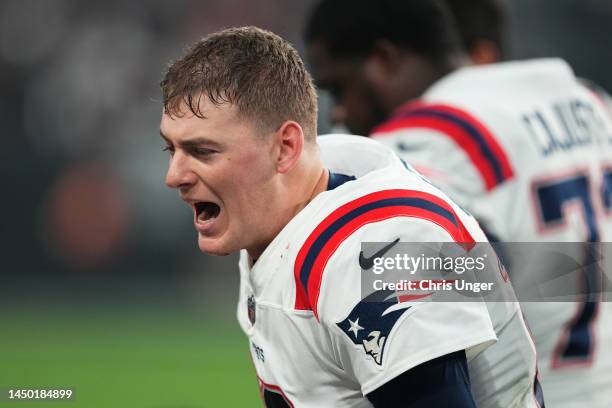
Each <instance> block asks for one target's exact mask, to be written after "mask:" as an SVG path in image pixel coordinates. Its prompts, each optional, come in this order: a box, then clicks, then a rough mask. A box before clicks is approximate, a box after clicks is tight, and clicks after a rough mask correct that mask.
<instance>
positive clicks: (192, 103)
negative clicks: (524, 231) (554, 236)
mask: <svg viewBox="0 0 612 408" xmlns="http://www.w3.org/2000/svg"><path fill="white" fill-rule="evenodd" d="M161 87H162V94H163V102H164V110H163V115H162V120H161V124H160V131H161V135H162V137H163V139H164V140H165V143H166V146H165V149H166V150H168V151H169V153H170V162H169V167H168V172H167V176H166V183H167V184H168V186H170V187H172V188H176V189H177V190H178V192H179V195H180V197H181V198H182V199H183V200H184V201H185V202H186V203H187V204H188V205H189V206H190V207H191V208H192V209H193V216H194V226H195V229H196V230H197V236H198V245H199V247H200V249H201V250H202V251H205V252H208V253H212V254H218V255H223V254H228V253H231V252H235V251H241V257H240V263H239V268H240V274H241V286H240V295H239V303H238V319H239V322H240V325H241V326H242V328H243V330H244V332H245V333H246V335H247V336H248V338H249V342H250V349H251V354H252V359H253V363H254V366H255V370H256V372H257V376H258V381H259V385H260V389H261V392H262V396H263V399H264V401H265V404H266V405H267V406H269V407H317V408H320V407H340V406H342V407H371V406H374V407H432V406H436V407H458V408H467V407H470V408H471V407H476V402H475V399H474V395H473V392H472V389H473V388H474V389H476V390H483V395H484V394H488V395H489V396H490V398H492V400H494V401H497V403H496V404H492V406H493V405H495V406H503V407H511V406H520V407H536V406H538V401H539V402H541V389H540V388H539V385H538V383H537V382H536V381H535V374H536V373H535V349H534V346H533V344H532V343H531V341H530V338H529V335H528V332H527V329H526V326H525V324H524V322H523V320H522V317H521V314H520V313H519V312H518V309H517V307H516V303H511V302H506V303H503V302H500V303H498V304H497V306H491V305H489V304H485V303H483V302H478V301H473V302H435V301H428V302H410V301H408V300H409V299H407V298H406V297H402V296H399V295H398V293H396V292H395V291H393V290H379V291H373V292H371V293H370V292H368V293H366V294H365V295H363V296H362V289H364V288H362V287H361V278H362V275H363V274H364V269H366V270H367V269H369V268H371V265H370V263H371V262H374V258H375V257H377V256H382V255H383V254H384V253H385V252H386V251H388V250H390V249H391V247H392V246H394V245H396V244H397V243H398V242H399V241H406V242H433V243H435V242H437V243H445V242H451V243H452V242H456V243H458V244H461V245H466V246H467V247H471V245H472V244H474V243H476V242H481V241H486V237H485V235H484V233H483V232H482V231H481V230H480V228H479V227H478V224H477V223H476V221H475V220H474V219H473V218H472V217H471V216H470V215H468V214H467V213H466V212H465V211H464V210H462V209H461V208H460V207H458V206H457V205H455V204H454V203H453V202H452V201H451V200H449V199H448V198H447V197H446V196H445V195H444V194H442V193H441V192H440V191H439V190H438V189H436V188H435V187H433V186H432V185H431V184H429V183H428V182H427V181H425V180H424V179H423V178H422V177H421V176H420V175H419V174H417V173H416V172H414V171H413V170H412V169H411V168H410V167H409V166H407V165H405V163H403V162H402V161H401V160H400V159H399V158H398V157H397V155H395V154H394V153H393V151H392V150H390V149H389V148H387V147H385V146H384V145H382V144H380V143H377V142H375V141H372V140H368V139H359V138H354V137H351V136H336V137H327V138H320V139H321V140H319V141H317V138H316V116H317V105H316V94H315V90H314V87H313V84H312V81H311V78H310V75H309V74H308V73H307V71H306V70H305V68H304V66H303V63H302V61H301V59H300V58H299V56H298V54H297V52H296V51H295V49H293V48H292V47H291V46H290V45H289V44H288V43H287V42H286V41H284V40H283V39H281V38H280V37H278V36H276V35H274V34H272V33H270V32H267V31H264V30H261V29H257V28H253V27H244V28H233V29H227V30H223V31H220V32H218V33H215V34H212V35H210V36H208V37H206V38H204V39H203V40H201V41H199V42H197V43H196V44H195V45H193V46H192V47H191V48H190V49H189V50H188V51H187V53H186V54H185V55H184V56H183V57H181V58H180V59H178V60H177V61H176V62H174V63H172V64H171V65H170V67H169V68H168V71H167V73H166V74H165V76H164V79H163V81H162V83H161ZM366 241H370V242H383V243H387V244H384V246H383V247H382V248H381V249H378V250H377V251H375V252H374V254H370V253H364V252H362V247H361V243H362V242H366ZM377 254H378V255H377ZM507 285H509V283H508V284H507ZM497 338H499V340H498V343H497V344H500V343H501V344H503V345H504V348H505V349H506V350H507V356H506V357H507V360H506V364H505V366H504V367H501V366H500V367H498V368H497V369H496V368H493V369H491V367H490V360H488V359H487V356H488V354H487V350H485V349H486V348H487V347H488V346H490V345H491V344H492V343H494V342H495V341H496V340H497ZM483 350H484V351H483ZM468 364H469V367H470V368H469V369H468ZM502 369H503V370H502ZM494 374H495V376H493V375H494ZM494 381H498V382H499V384H510V386H511V388H512V390H511V391H507V389H506V388H504V390H506V392H505V393H504V394H503V395H499V394H497V393H493V394H494V395H490V394H492V391H494V390H495V388H489V389H483V387H480V386H479V385H480V384H483V383H488V384H494ZM476 398H477V399H478V398H479V397H478V396H477V397H476Z"/></svg>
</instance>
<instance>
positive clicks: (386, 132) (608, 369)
mask: <svg viewBox="0 0 612 408" xmlns="http://www.w3.org/2000/svg"><path fill="white" fill-rule="evenodd" d="M605 102H606V101H605V98H603V97H602V96H601V93H598V92H593V91H592V90H591V89H589V88H587V87H585V86H584V84H583V81H580V80H577V79H576V77H575V76H574V74H573V72H572V70H571V68H570V67H569V66H568V65H567V63H565V62H564V61H562V60H558V59H543V60H531V61H520V62H508V63H502V64H493V65H489V66H475V67H467V68H463V69H460V70H458V71H455V72H453V73H451V74H449V75H448V76H446V77H444V78H442V79H441V80H439V81H438V82H437V83H435V84H434V85H433V86H431V87H430V89H428V90H427V91H426V92H425V93H424V95H423V96H422V98H420V99H419V100H418V101H413V102H409V103H407V104H405V105H404V106H402V107H400V108H399V109H398V110H397V112H395V114H394V115H393V116H392V117H391V118H390V119H389V120H388V121H387V122H385V123H383V124H382V125H380V126H379V127H378V128H377V129H375V130H374V132H373V134H372V137H373V138H374V139H376V140H378V141H380V142H382V143H384V144H386V145H388V146H389V147H391V148H393V149H394V150H395V151H396V152H397V153H398V154H399V155H400V156H401V157H402V158H403V159H404V160H406V161H407V162H409V163H410V164H412V165H413V166H415V168H417V170H419V171H420V172H421V173H422V174H424V175H425V176H426V177H428V178H429V179H430V180H431V181H432V183H434V184H435V185H437V186H438V187H440V189H441V190H443V191H444V192H445V193H447V194H448V195H449V196H450V197H451V198H452V199H453V200H455V201H456V202H457V203H458V204H460V205H461V206H462V207H464V208H466V209H467V210H468V211H470V212H471V213H472V214H473V215H474V216H475V217H476V218H477V219H478V221H479V222H480V223H481V225H482V226H483V228H484V229H485V231H487V234H488V235H489V237H494V238H495V239H498V240H500V241H502V242H540V243H547V242H598V241H610V240H611V239H612V216H611V215H612V149H611V146H612V121H611V119H610V115H609V111H607V110H606V103H605ZM508 248H509V249H510V250H513V249H516V248H519V245H518V244H517V245H515V247H508ZM537 248H542V249H541V250H540V251H539V252H538V251H537ZM546 248H549V247H547V246H544V244H542V245H541V246H539V247H538V246H533V249H534V250H533V251H532V252H531V255H530V257H528V259H527V258H525V257H521V256H516V257H515V259H511V257H507V258H506V260H507V261H508V262H509V263H508V265H507V267H508V269H509V272H510V276H511V279H512V280H513V281H514V282H515V287H516V288H517V291H519V297H520V289H519V287H520V284H519V282H518V280H526V281H528V280H529V279H532V278H533V277H532V276H530V274H532V273H534V272H533V271H534V270H536V269H537V270H546V268H545V265H546V263H547V262H548V261H549V260H551V259H553V258H550V257H549V256H548V255H547V254H546ZM510 252H512V251H510ZM522 252H523V251H517V253H522ZM520 265H526V266H525V267H521V266H520ZM550 267H551V268H556V267H557V266H555V265H554V264H551V266H550ZM581 279H583V280H584V285H585V286H584V287H589V288H592V291H593V293H595V296H597V294H596V293H597V290H598V289H597V288H594V285H597V284H599V283H598V282H600V280H601V276H598V275H597V274H596V271H595V273H591V272H590V271H588V270H585V274H584V278H581ZM578 283H579V284H583V283H581V282H578ZM562 294H563V293H560V294H559V295H562ZM560 299H561V298H560ZM587 300H589V301H585V302H541V301H537V299H533V301H532V302H526V303H524V304H523V310H524V312H525V316H526V319H527V322H528V323H529V326H530V328H531V330H532V332H533V334H534V337H535V341H536V345H537V350H538V362H539V370H540V373H541V375H542V383H543V387H544V393H545V394H546V401H547V403H548V404H549V405H550V406H552V407H564V408H566V407H568V408H569V407H583V406H589V407H602V408H603V407H609V406H610V401H612V347H610V346H612V314H611V313H610V304H609V303H600V302H597V301H590V300H593V298H592V297H591V298H589V299H587Z"/></svg>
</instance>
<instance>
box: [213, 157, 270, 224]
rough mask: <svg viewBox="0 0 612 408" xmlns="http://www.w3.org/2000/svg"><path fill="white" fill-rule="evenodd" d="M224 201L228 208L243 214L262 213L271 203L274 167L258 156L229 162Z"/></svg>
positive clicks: (224, 184)
mask: <svg viewBox="0 0 612 408" xmlns="http://www.w3.org/2000/svg"><path fill="white" fill-rule="evenodd" d="M227 166H228V171H227V172H226V177H225V182H224V183H223V188H222V190H220V192H221V194H222V195H223V197H222V199H223V200H224V201H225V205H226V206H228V208H236V209H237V210H238V211H240V212H241V213H253V212H258V211H260V208H259V207H261V206H262V205H265V204H266V202H267V201H268V202H269V201H270V195H271V194H272V193H273V192H272V191H271V180H272V178H273V176H274V174H275V173H274V167H273V166H272V165H271V163H270V162H269V161H266V160H263V158H262V157H261V156H258V155H245V156H243V157H241V158H240V159H239V160H235V161H233V160H228V162H227Z"/></svg>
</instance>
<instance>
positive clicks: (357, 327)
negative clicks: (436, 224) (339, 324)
mask: <svg viewBox="0 0 612 408" xmlns="http://www.w3.org/2000/svg"><path fill="white" fill-rule="evenodd" d="M348 321H349V324H350V325H351V327H350V328H349V329H348V331H352V332H353V333H354V334H355V338H357V332H358V331H359V330H363V327H361V326H360V325H359V318H357V320H355V321H354V322H353V321H351V319H348Z"/></svg>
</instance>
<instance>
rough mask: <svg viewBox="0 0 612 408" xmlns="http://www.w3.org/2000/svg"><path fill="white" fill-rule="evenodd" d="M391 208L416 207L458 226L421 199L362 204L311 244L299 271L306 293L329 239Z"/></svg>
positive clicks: (448, 214)
mask: <svg viewBox="0 0 612 408" xmlns="http://www.w3.org/2000/svg"><path fill="white" fill-rule="evenodd" d="M393 206H405V207H416V208H421V209H423V210H427V211H431V212H433V213H436V214H438V215H440V216H442V217H444V218H446V219H447V220H449V221H450V222H452V223H453V224H454V225H455V226H457V227H458V226H459V224H458V222H457V220H456V219H455V215H454V214H453V213H452V212H450V211H448V210H447V209H445V208H443V207H441V206H439V205H438V204H435V203H432V202H431V201H428V200H426V199H423V198H407V197H398V198H385V199H382V200H378V201H374V202H372V203H368V204H364V205H362V206H360V207H357V208H355V209H354V210H352V211H350V212H348V213H347V214H345V215H343V216H342V217H340V218H338V219H337V220H336V221H334V222H333V223H332V224H331V225H330V226H329V227H327V228H326V229H325V231H323V232H322V233H321V235H319V237H318V238H317V239H316V240H315V241H314V242H313V243H312V246H311V247H310V249H309V250H308V254H307V255H306V258H305V259H304V264H303V265H302V269H301V270H300V281H301V282H302V285H303V286H304V289H305V290H306V293H308V278H309V277H310V272H311V270H312V266H313V265H314V263H315V260H316V259H317V256H318V255H319V253H320V252H321V250H322V249H323V246H324V245H325V244H326V243H327V241H329V240H330V239H331V237H332V236H333V235H334V234H335V233H336V232H338V230H339V229H340V228H342V227H343V226H345V225H346V224H348V223H349V222H350V221H352V220H353V219H355V218H357V217H359V216H360V215H363V214H365V213H367V212H368V211H372V210H375V209H378V208H383V207H393Z"/></svg>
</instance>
